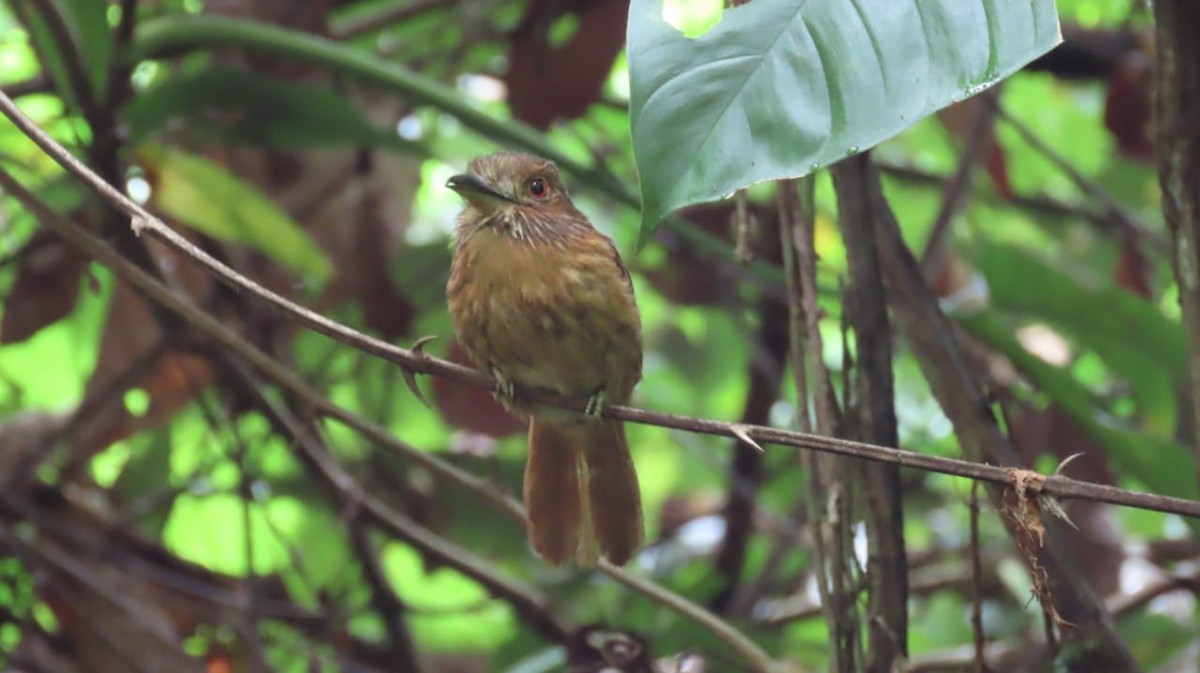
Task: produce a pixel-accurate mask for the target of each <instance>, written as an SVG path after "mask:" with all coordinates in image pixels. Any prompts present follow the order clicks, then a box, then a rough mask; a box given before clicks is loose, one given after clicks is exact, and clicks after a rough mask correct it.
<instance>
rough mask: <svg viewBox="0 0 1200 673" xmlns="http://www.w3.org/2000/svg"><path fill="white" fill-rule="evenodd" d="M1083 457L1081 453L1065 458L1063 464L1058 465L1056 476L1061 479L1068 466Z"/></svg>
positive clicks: (1055, 469) (1055, 471)
mask: <svg viewBox="0 0 1200 673" xmlns="http://www.w3.org/2000/svg"><path fill="white" fill-rule="evenodd" d="M1082 455H1083V452H1082V451H1080V452H1079V453H1072V454H1071V455H1069V456H1067V457H1066V458H1063V459H1062V462H1061V463H1059V464H1058V467H1056V468H1054V476H1056V477H1061V476H1062V473H1063V470H1065V469H1066V468H1067V466H1068V465H1070V464H1071V461H1073V460H1075V459H1076V458H1078V457H1080V456H1082Z"/></svg>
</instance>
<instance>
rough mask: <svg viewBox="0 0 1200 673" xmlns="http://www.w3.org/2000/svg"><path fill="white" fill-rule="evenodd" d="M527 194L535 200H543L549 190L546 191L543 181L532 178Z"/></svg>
mask: <svg viewBox="0 0 1200 673" xmlns="http://www.w3.org/2000/svg"><path fill="white" fill-rule="evenodd" d="M529 193H530V194H532V195H533V198H535V199H544V198H546V196H547V195H548V194H549V193H550V190H548V189H546V181H545V180H544V179H542V178H534V179H532V180H530V181H529Z"/></svg>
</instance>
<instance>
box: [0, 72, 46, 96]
mask: <svg viewBox="0 0 1200 673" xmlns="http://www.w3.org/2000/svg"><path fill="white" fill-rule="evenodd" d="M53 90H54V84H53V83H51V82H50V78H49V77H46V75H45V74H42V73H38V74H36V75H34V76H33V77H30V78H29V79H23V80H20V81H17V82H13V83H11V84H5V85H4V86H2V87H0V91H3V92H4V94H5V95H7V96H9V97H11V98H20V97H22V96H28V95H30V94H35V93H48V92H50V91H53Z"/></svg>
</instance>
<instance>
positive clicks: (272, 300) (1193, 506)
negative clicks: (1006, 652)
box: [0, 93, 1200, 518]
mask: <svg viewBox="0 0 1200 673" xmlns="http://www.w3.org/2000/svg"><path fill="white" fill-rule="evenodd" d="M0 112H3V113H4V115H5V116H7V117H8V118H9V119H10V120H11V121H12V122H13V123H14V124H15V125H16V126H17V127H18V128H20V129H21V130H22V131H23V132H25V134H26V135H28V136H29V137H30V139H32V140H33V141H34V142H35V143H36V144H37V145H38V146H40V147H41V148H42V149H43V150H44V151H45V152H46V153H47V154H49V155H50V157H51V158H53V159H54V160H55V161H56V162H58V163H59V164H60V165H61V166H62V167H63V168H65V169H66V170H67V171H68V172H69V173H71V174H73V175H75V176H76V177H78V178H79V179H80V180H82V181H83V182H84V183H85V184H86V185H88V186H89V187H90V188H91V189H92V190H94V191H95V192H96V193H97V194H99V195H100V196H101V197H103V198H104V199H106V200H107V201H109V203H111V204H112V205H114V206H116V207H118V208H120V209H121V210H122V211H124V212H125V213H126V214H127V215H129V216H130V218H131V223H130V226H131V227H133V229H134V231H135V232H138V233H149V234H150V235H151V236H154V237H155V238H156V239H158V240H160V241H162V242H163V243H165V244H166V245H167V246H168V247H170V248H172V249H174V250H175V251H176V252H179V253H181V254H182V255H184V256H185V257H187V258H189V259H190V260H191V261H192V262H194V263H196V264H198V265H199V266H201V267H203V268H205V269H206V270H208V271H209V272H210V273H212V274H213V275H214V276H215V277H216V278H217V279H218V280H219V281H221V282H223V283H225V284H226V285H229V286H230V287H232V288H234V289H236V290H240V291H242V292H246V293H249V294H250V295H251V296H253V297H254V298H256V299H258V300H260V301H263V302H265V303H267V304H269V305H271V306H273V307H275V308H276V309H277V310H279V311H280V312H282V313H283V314H284V315H285V316H287V317H289V318H290V319H292V320H293V321H295V322H296V323H298V324H300V325H303V326H305V327H307V328H309V329H311V330H313V331H315V332H319V333H321V334H324V335H325V336H328V337H330V338H332V339H334V340H336V341H340V342H342V343H344V344H346V345H348V346H351V347H353V348H356V349H358V350H361V351H363V352H365V353H368V354H371V355H375V356H377V357H380V358H383V359H385V360H388V361H390V362H393V363H395V364H397V365H399V366H401V367H405V368H407V369H409V370H410V371H413V372H415V373H418V374H428V375H432V376H439V377H442V378H444V379H447V380H449V381H453V382H455V383H460V384H464V385H469V386H474V387H476V388H482V389H486V390H495V388H496V382H495V380H494V379H492V377H491V376H488V375H486V374H483V373H481V372H479V371H476V370H474V369H470V368H468V367H464V366H462V365H458V364H455V363H453V362H450V361H448V360H442V359H440V358H435V357H433V356H430V355H426V354H424V353H415V352H413V351H411V350H408V349H406V348H400V347H398V346H394V345H392V344H389V343H386V342H384V341H380V340H378V339H375V338H372V337H370V336H367V335H366V334H363V333H362V332H359V331H357V330H354V329H352V328H350V327H347V326H345V325H342V324H340V323H337V322H334V321H332V320H330V319H328V318H326V317H324V316H322V315H320V314H318V313H315V312H314V311H311V310H309V309H308V308H305V307H303V306H301V305H299V304H297V303H295V302H293V301H290V300H288V299H286V298H284V297H282V296H280V295H278V294H276V293H274V292H272V291H270V290H268V289H266V288H265V287H263V286H261V285H259V284H258V283H256V282H254V281H253V280H250V279H249V278H246V277H245V276H243V275H241V274H239V273H238V272H236V271H234V270H233V269H230V268H229V267H227V266H225V265H224V264H222V263H220V262H218V261H217V260H216V259H214V258H213V257H212V256H211V255H209V254H208V253H206V252H204V251H203V250H201V249H200V248H198V247H197V246H195V245H194V244H192V243H191V242H190V241H188V240H187V239H185V238H184V237H182V236H180V235H179V234H178V233H176V232H175V231H174V230H172V229H171V228H170V227H168V226H167V225H166V224H164V223H163V222H162V221H161V220H159V219H158V218H156V217H154V216H153V215H151V214H150V213H149V212H147V211H146V210H145V209H144V208H142V207H141V206H139V205H138V204H136V203H134V202H133V201H131V200H130V199H128V198H127V197H125V196H124V195H123V194H121V193H120V192H118V191H117V190H116V189H114V188H113V187H111V186H110V185H108V184H107V183H105V182H104V181H103V180H101V179H100V178H99V177H98V176H96V175H95V174H94V173H93V172H92V171H91V170H89V169H88V168H87V166H85V165H84V164H83V163H82V162H80V161H79V160H78V159H76V158H75V157H74V156H72V155H71V153H70V152H68V151H67V150H66V149H65V148H63V147H62V146H61V145H59V144H58V143H57V142H55V141H54V139H52V138H51V137H50V136H49V135H47V134H46V133H45V132H44V131H42V130H41V129H40V128H38V127H37V125H36V124H35V123H34V122H33V121H32V120H30V119H29V117H27V116H26V115H25V114H24V113H23V112H21V110H20V109H19V108H17V107H16V105H15V104H14V103H13V102H12V99H10V98H8V97H7V96H4V95H3V94H2V93H0ZM0 180H2V182H0V186H3V187H5V188H6V189H8V190H10V191H11V193H12V195H13V196H14V197H15V198H17V199H18V200H19V201H21V202H22V203H23V204H25V205H26V207H29V208H30V209H31V210H32V211H33V212H34V214H36V215H37V216H38V217H39V218H41V219H42V220H43V221H44V222H46V223H47V224H49V225H53V228H55V230H56V231H57V232H58V233H60V234H63V231H66V232H67V234H70V236H69V238H68V240H71V241H72V242H73V243H75V244H77V245H81V246H82V247H84V250H85V251H86V252H88V254H90V255H93V256H96V257H97V258H98V259H101V260H102V261H104V262H105V263H106V264H109V263H112V264H119V263H120V262H119V261H116V260H119V259H120V257H119V256H118V255H115V254H113V253H112V251H111V250H110V249H108V247H107V246H105V245H104V244H103V243H102V242H100V241H99V240H97V239H95V238H90V237H87V236H86V232H81V231H79V230H78V228H77V227H75V226H74V224H73V223H70V222H66V221H64V220H63V219H62V218H61V217H59V216H58V215H57V213H55V211H53V210H52V209H50V208H48V207H46V206H45V205H44V204H42V203H41V202H40V201H38V200H37V198H36V197H35V196H34V195H33V194H31V193H30V192H29V191H28V190H26V189H25V188H24V187H22V186H21V185H20V183H18V182H16V181H15V180H14V179H13V178H12V177H11V176H9V175H8V174H7V173H4V172H0ZM64 237H66V235H64ZM85 240H86V242H84V241H85ZM114 258H116V260H114ZM127 280H128V279H127ZM138 282H139V289H142V290H143V291H147V292H149V290H148V289H147V285H152V284H153V283H152V282H150V279H149V278H141V279H140V280H139V281H138ZM159 289H160V291H159V292H155V293H154V294H152V296H153V297H154V299H155V300H156V301H159V302H162V303H164V305H166V306H167V307H168V308H171V309H172V310H175V311H177V312H180V313H183V314H184V317H185V318H187V319H188V320H189V321H190V322H192V323H193V324H196V323H198V322H202V321H203V322H206V323H207V324H208V327H207V328H206V332H208V333H209V334H210V335H211V336H216V334H217V333H218V332H221V333H223V336H222V339H223V345H227V346H230V344H231V343H233V344H235V345H233V346H230V347H231V348H235V349H237V348H238V345H237V344H238V342H239V341H240V339H239V338H238V337H237V335H235V334H233V333H232V332H230V331H229V330H227V329H224V326H223V325H221V324H220V323H218V322H217V321H215V320H213V319H212V318H211V317H210V316H208V315H207V314H205V313H204V312H203V311H200V310H199V309H197V308H196V307H195V306H194V305H193V304H192V303H191V302H188V301H186V300H183V299H181V298H180V297H178V296H177V295H174V294H171V293H170V292H166V291H165V290H162V289H161V288H159ZM198 326H199V325H198ZM209 330H211V331H209ZM238 352H239V353H241V352H242V351H241V349H239V350H238ZM243 354H244V353H243ZM262 359H265V360H268V361H269V360H270V359H269V358H267V357H266V356H265V355H264V356H262ZM251 362H252V364H254V365H255V366H260V362H256V361H254V360H251ZM289 374H290V373H289ZM516 393H517V396H518V397H519V398H521V399H524V400H528V401H532V402H536V403H540V404H547V405H550V406H555V407H559V408H562V409H567V410H570V411H577V412H583V411H585V410H586V408H587V402H588V401H587V399H585V398H572V397H565V396H562V395H557V394H554V393H550V392H546V391H542V390H534V389H527V388H524V387H519V388H518V389H517V391H516ZM603 414H604V416H605V417H607V418H612V419H615V420H622V421H627V422H632V423H641V424H644V425H656V426H659V427H663V428H671V429H676V430H685V431H690V432H697V433H702V434H708V435H717V436H722V437H729V438H734V439H736V438H738V437H739V436H740V435H741V434H742V433H743V432H744V433H746V434H748V435H749V436H750V437H751V438H752V439H754V440H756V441H758V442H768V443H772V444H782V445H785V446H792V447H796V448H802V449H811V450H813V451H823V452H826V453H833V454H838V455H842V456H850V457H854V458H865V459H867V460H874V461H879V462H887V463H895V464H897V465H902V466H904V467H911V468H917V469H922V470H928V471H932V472H939V473H942V474H949V475H954V476H959V477H967V478H970V479H978V480H982V481H986V482H990V483H994V484H1001V485H1008V484H1012V483H1013V482H1014V476H1013V474H1012V472H1011V470H1009V469H1006V468H1003V467H998V466H994V465H987V464H984V463H973V462H970V461H965V460H956V459H952V458H943V457H940V456H932V455H926V454H920V453H915V452H912V451H905V450H901V449H893V448H888V447H885V446H876V445H873V444H867V443H865V442H856V441H852V440H845V439H837V438H834V437H823V436H820V435H812V434H806V433H802V432H795V431H790V430H780V429H777V428H771V427H766V426H759V425H751V426H747V425H744V424H737V423H729V422H725V421H717V420H711V419H705V418H696V417H691V416H682V415H679V414H668V413H662V412H653V411H645V410H643V409H637V408H634V407H627V406H616V405H612V406H606V407H605V408H604V412H603ZM385 435H386V433H385ZM413 453H414V454H420V453H421V452H419V451H416V450H413ZM414 457H415V456H414ZM432 469H436V468H432ZM1040 492H1041V493H1043V494H1046V495H1051V496H1055V497H1058V498H1063V499H1071V498H1079V499H1084V500H1094V501H1096V502H1107V503H1110V504H1114V505H1126V506H1130V507H1137V508H1139V509H1148V510H1153V511H1158V512H1167V513H1172V514H1180V515H1183V516H1189V517H1195V518H1200V501H1197V500H1189V499H1186V498H1177V497H1172V496H1164V495H1158V494H1154V493H1143V492H1138V491H1131V490H1127V489H1123V488H1117V487H1114V486H1108V485H1104V484H1095V483H1091V482H1086V481H1079V480H1076V479H1071V478H1068V477H1062V476H1049V477H1047V478H1046V480H1045V482H1044V483H1043V484H1042V486H1041V491H1040Z"/></svg>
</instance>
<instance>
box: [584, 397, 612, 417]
mask: <svg viewBox="0 0 1200 673" xmlns="http://www.w3.org/2000/svg"><path fill="white" fill-rule="evenodd" d="M606 397H607V396H606V395H605V394H604V391H603V390H597V391H596V392H594V393H592V396H591V397H589V398H588V401H587V406H586V407H584V408H583V413H584V415H586V416H587V417H589V418H600V417H601V416H602V415H603V414H604V402H605V398H606Z"/></svg>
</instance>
